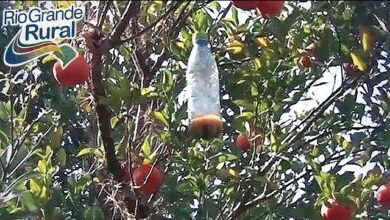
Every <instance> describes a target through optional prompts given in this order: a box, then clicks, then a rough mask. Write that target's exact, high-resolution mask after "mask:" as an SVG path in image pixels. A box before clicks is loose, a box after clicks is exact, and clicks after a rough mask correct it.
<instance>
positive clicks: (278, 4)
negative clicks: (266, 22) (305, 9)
mask: <svg viewBox="0 0 390 220" xmlns="http://www.w3.org/2000/svg"><path fill="white" fill-rule="evenodd" d="M283 5H284V1H259V3H258V9H259V11H260V14H261V16H263V17H265V18H271V17H275V16H278V15H279V14H280V12H281V11H282V9H283Z"/></svg>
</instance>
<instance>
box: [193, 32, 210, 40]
mask: <svg viewBox="0 0 390 220" xmlns="http://www.w3.org/2000/svg"><path fill="white" fill-rule="evenodd" d="M207 38H208V37H207V34H206V33H205V32H195V34H194V41H195V42H196V41H199V40H204V41H207Z"/></svg>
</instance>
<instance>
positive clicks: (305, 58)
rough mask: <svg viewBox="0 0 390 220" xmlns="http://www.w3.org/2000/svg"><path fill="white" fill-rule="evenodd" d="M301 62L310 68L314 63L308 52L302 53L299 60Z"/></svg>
mask: <svg viewBox="0 0 390 220" xmlns="http://www.w3.org/2000/svg"><path fill="white" fill-rule="evenodd" d="M299 64H301V65H302V66H303V67H304V68H310V67H311V65H312V63H311V60H310V57H309V56H308V55H307V54H304V55H302V57H301V59H300V60H299Z"/></svg>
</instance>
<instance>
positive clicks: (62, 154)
mask: <svg viewBox="0 0 390 220" xmlns="http://www.w3.org/2000/svg"><path fill="white" fill-rule="evenodd" d="M66 156H67V155H66V152H65V149H64V148H60V149H59V150H58V152H57V159H58V162H59V164H60V165H61V166H63V167H64V166H65V165H66Z"/></svg>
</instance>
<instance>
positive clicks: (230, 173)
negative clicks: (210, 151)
mask: <svg viewBox="0 0 390 220" xmlns="http://www.w3.org/2000/svg"><path fill="white" fill-rule="evenodd" d="M216 174H217V176H219V177H222V178H234V179H236V178H240V174H239V173H238V172H237V171H235V170H233V169H228V168H222V169H220V170H217V171H216Z"/></svg>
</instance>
